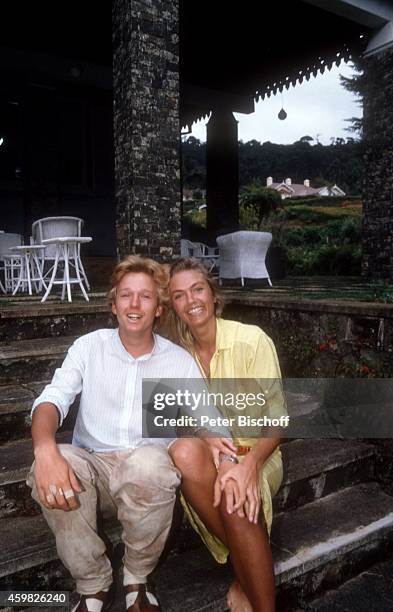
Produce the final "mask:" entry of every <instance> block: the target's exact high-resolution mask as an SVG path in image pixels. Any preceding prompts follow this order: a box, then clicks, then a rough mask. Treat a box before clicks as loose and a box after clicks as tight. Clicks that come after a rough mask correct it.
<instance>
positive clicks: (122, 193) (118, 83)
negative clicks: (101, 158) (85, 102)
mask: <svg viewBox="0 0 393 612" xmlns="http://www.w3.org/2000/svg"><path fill="white" fill-rule="evenodd" d="M178 25H179V24H178V3H177V2H176V1H174V0H154V2H153V0H114V2H113V53H114V56H113V57H114V60H113V61H114V68H113V75H114V82H113V86H114V138H115V181H116V202H117V218H116V231H117V243H118V254H119V256H120V257H122V256H124V255H126V254H128V253H139V254H143V255H149V256H152V257H157V258H159V259H162V260H165V259H170V258H171V257H172V256H173V255H174V254H176V253H179V252H180V221H181V215H180V124H179V69H178V65H179V51H178V42H179V35H178Z"/></svg>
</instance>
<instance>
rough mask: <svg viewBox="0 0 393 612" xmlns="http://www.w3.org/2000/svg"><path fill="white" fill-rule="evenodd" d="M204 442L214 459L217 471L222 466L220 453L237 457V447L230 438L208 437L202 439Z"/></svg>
mask: <svg viewBox="0 0 393 612" xmlns="http://www.w3.org/2000/svg"><path fill="white" fill-rule="evenodd" d="M202 439H203V441H204V442H205V443H206V444H207V445H208V447H209V449H210V452H211V454H212V457H213V462H214V465H215V466H216V468H217V470H218V468H219V465H220V461H219V458H220V453H222V454H223V455H231V456H233V457H236V450H237V449H236V446H235V445H234V444H233V442H232V440H231V439H230V438H211V437H209V436H208V435H207V436H203V437H202Z"/></svg>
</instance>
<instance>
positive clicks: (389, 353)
mask: <svg viewBox="0 0 393 612" xmlns="http://www.w3.org/2000/svg"><path fill="white" fill-rule="evenodd" d="M224 317H225V318H227V319H234V320H237V321H242V322H243V323H250V324H253V325H258V326H260V327H261V328H262V329H263V330H264V331H265V332H266V333H267V334H268V335H269V336H270V337H271V338H272V339H273V341H274V343H275V345H276V349H277V353H278V357H279V361H280V364H281V369H282V373H283V376H284V377H289V378H291V377H293V378H298V377H300V378H315V377H320V378H336V377H348V378H386V377H389V378H390V377H393V307H392V306H391V305H390V304H389V305H388V304H362V303H356V302H337V303H328V302H324V303H322V302H317V301H315V302H311V301H292V302H287V303H285V302H283V301H281V302H280V301H277V302H276V303H273V302H272V301H271V300H266V301H265V302H264V301H263V300H262V299H260V298H232V299H228V304H227V306H226V308H225V311H224Z"/></svg>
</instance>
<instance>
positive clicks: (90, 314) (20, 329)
mask: <svg viewBox="0 0 393 612" xmlns="http://www.w3.org/2000/svg"><path fill="white" fill-rule="evenodd" d="M6 302H7V303H6V304H4V303H3V304H2V305H1V307H0V342H2V341H7V342H11V341H15V340H29V339H34V338H55V337H59V336H71V335H73V336H81V335H82V334H87V333H88V332H91V331H95V330H96V329H100V328H102V327H112V326H113V317H112V315H111V314H110V312H109V308H108V305H107V302H106V298H105V295H104V294H103V293H101V294H97V295H92V296H90V301H89V302H86V301H85V300H81V301H78V300H74V301H73V302H72V303H70V304H69V303H68V302H66V303H64V302H60V301H59V299H58V297H55V298H53V299H49V300H48V301H47V302H45V303H44V304H41V302H40V300H39V298H26V297H25V298H19V299H16V298H8V299H7V300H6Z"/></svg>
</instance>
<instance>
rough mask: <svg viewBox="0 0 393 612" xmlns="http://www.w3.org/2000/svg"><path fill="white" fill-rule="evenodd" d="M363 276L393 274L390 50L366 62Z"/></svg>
mask: <svg viewBox="0 0 393 612" xmlns="http://www.w3.org/2000/svg"><path fill="white" fill-rule="evenodd" d="M365 88H366V89H365V95H364V147H365V150H364V187H363V245H362V246H363V265H362V272H363V275H364V276H368V277H370V278H374V279H382V278H392V277H393V50H388V51H385V52H384V53H381V54H378V55H375V56H373V57H371V58H369V59H367V60H366V62H365Z"/></svg>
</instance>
